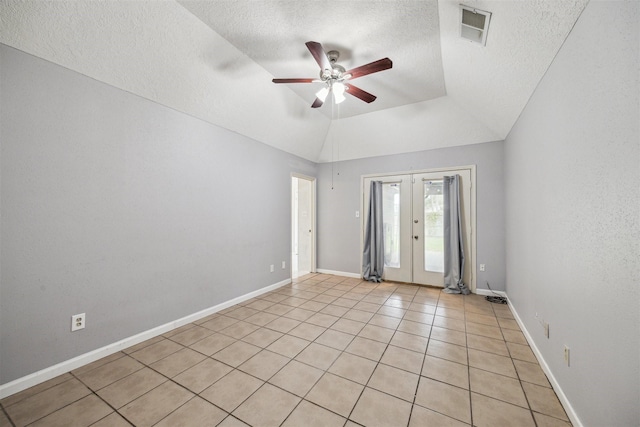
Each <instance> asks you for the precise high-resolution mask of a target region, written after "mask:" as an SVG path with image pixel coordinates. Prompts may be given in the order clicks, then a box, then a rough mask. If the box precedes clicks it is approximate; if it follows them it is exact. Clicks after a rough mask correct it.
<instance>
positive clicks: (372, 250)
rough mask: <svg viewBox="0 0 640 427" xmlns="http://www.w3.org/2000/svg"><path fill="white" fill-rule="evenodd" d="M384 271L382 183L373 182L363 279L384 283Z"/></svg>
mask: <svg viewBox="0 0 640 427" xmlns="http://www.w3.org/2000/svg"><path fill="white" fill-rule="evenodd" d="M383 271H384V235H383V224H382V181H371V190H370V196H369V212H368V214H367V224H366V226H365V229H364V252H363V254H362V272H363V274H362V277H364V279H365V280H368V281H370V282H382V273H383Z"/></svg>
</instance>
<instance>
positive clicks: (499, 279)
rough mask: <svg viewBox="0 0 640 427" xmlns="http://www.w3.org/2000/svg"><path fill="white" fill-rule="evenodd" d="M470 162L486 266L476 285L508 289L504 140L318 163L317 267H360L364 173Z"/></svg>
mask: <svg viewBox="0 0 640 427" xmlns="http://www.w3.org/2000/svg"><path fill="white" fill-rule="evenodd" d="M398 137H399V138H401V137H402V136H401V135H400V136H398ZM466 165H476V166H477V168H476V173H477V176H476V180H477V188H476V190H477V227H476V232H477V244H478V247H477V263H478V265H479V264H481V263H482V264H486V266H487V269H486V271H485V272H480V271H477V272H476V277H477V278H478V280H477V285H478V288H486V284H485V282H486V281H489V283H490V285H491V288H492V289H494V290H504V283H505V269H504V203H503V182H502V175H503V143H502V142H501V141H500V142H491V143H486V144H475V145H466V146H462V147H453V148H443V149H438V150H427V151H419V152H416V153H407V154H399V155H393V156H380V157H371V158H367V159H359V160H348V161H343V162H334V163H333V164H332V163H323V164H320V165H319V170H318V268H321V269H327V270H335V271H343V272H349V273H358V274H359V273H360V266H361V263H362V259H361V258H362V257H361V255H360V218H356V217H355V213H356V211H357V210H360V197H361V189H360V177H361V176H362V175H367V174H373V173H386V172H403V171H411V170H422V169H433V168H442V167H449V166H466ZM332 170H333V172H332ZM332 176H333V178H332ZM332 182H333V189H332V188H331V187H332Z"/></svg>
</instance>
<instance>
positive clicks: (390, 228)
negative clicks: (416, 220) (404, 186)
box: [382, 184, 400, 268]
mask: <svg viewBox="0 0 640 427" xmlns="http://www.w3.org/2000/svg"><path fill="white" fill-rule="evenodd" d="M382 220H383V224H384V266H385V267H391V268H400V185H399V184H383V185H382Z"/></svg>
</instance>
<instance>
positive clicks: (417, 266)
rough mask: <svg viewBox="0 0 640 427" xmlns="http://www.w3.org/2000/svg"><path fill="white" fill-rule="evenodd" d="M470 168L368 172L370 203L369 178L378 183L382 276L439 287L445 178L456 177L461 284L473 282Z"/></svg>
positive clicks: (365, 195) (365, 198)
mask: <svg viewBox="0 0 640 427" xmlns="http://www.w3.org/2000/svg"><path fill="white" fill-rule="evenodd" d="M472 172H473V170H472V168H471V167H469V168H464V169H454V170H445V171H442V170H439V171H435V172H424V173H414V174H402V175H384V176H367V177H365V178H364V179H363V202H364V205H363V206H364V207H365V210H364V212H365V215H363V216H364V217H365V218H363V221H362V223H363V227H364V225H365V222H366V212H367V211H368V208H367V207H368V206H369V204H368V203H369V188H370V183H371V181H382V183H383V185H382V200H383V203H382V209H383V213H382V218H383V223H384V247H385V254H384V259H385V267H384V276H383V278H384V279H385V280H391V281H397V282H407V283H418V284H423V285H432V286H440V287H442V286H444V227H443V219H444V194H443V183H444V177H445V176H451V175H454V174H457V175H459V176H460V208H461V216H462V224H461V226H462V233H463V244H464V253H465V267H464V275H463V280H464V282H465V283H466V284H467V285H468V286H469V287H470V288H472V289H473V290H475V283H472V282H473V281H472V272H473V269H472V264H475V262H472V258H474V257H472V255H474V254H472V249H473V245H472V224H473V223H475V221H473V220H472V214H473V212H472V192H471V189H472V177H473V173H472Z"/></svg>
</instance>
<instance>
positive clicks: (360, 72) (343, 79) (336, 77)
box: [272, 42, 393, 108]
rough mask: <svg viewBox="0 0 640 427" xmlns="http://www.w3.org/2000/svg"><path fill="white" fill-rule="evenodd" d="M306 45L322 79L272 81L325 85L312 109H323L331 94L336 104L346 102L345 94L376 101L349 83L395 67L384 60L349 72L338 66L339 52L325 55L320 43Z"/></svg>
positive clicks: (317, 94) (388, 60) (368, 101)
mask: <svg viewBox="0 0 640 427" xmlns="http://www.w3.org/2000/svg"><path fill="white" fill-rule="evenodd" d="M305 44H306V45H307V48H308V49H309V52H311V55H312V56H313V58H314V59H315V60H316V62H317V63H318V65H320V79H295V78H294V79H273V80H272V81H273V82H274V83H325V86H324V87H323V88H322V89H320V90H319V91H318V93H316V100H315V101H314V102H313V104H311V108H318V107H321V106H322V104H324V101H325V100H326V98H327V95H329V93H333V97H334V100H335V102H336V104H339V103H341V102H342V101H344V99H345V98H344V94H345V93H348V94H350V95H353V96H355V97H356V98H359V99H361V100H363V101H364V102H367V103H371V102H373V101H375V100H376V97H375V95H372V94H370V93H369V92H366V91H364V90H362V89H360V88H359V87H357V86H354V85H352V84H351V83H348V81H351V80H353V79H357V78H358V77H362V76H366V75H367V74H372V73H377V72H378V71H384V70H388V69H389V68H391V67H392V66H393V63H392V62H391V60H390V59H389V58H383V59H379V60H377V61H373V62H370V63H369V64H365V65H362V66H360V67H356V68H352V69H351V70H348V71H347V70H345V68H344V67H343V66H342V65H339V64H336V61H337V60H338V58H339V57H340V53H339V52H338V51H335V50H330V51H329V52H327V53H325V52H324V49H323V48H322V45H321V44H320V43H318V42H307V43H305Z"/></svg>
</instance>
